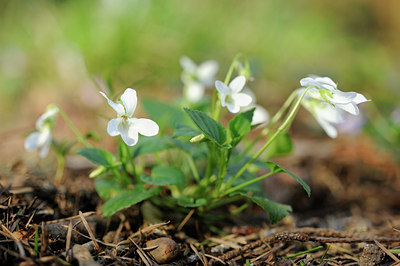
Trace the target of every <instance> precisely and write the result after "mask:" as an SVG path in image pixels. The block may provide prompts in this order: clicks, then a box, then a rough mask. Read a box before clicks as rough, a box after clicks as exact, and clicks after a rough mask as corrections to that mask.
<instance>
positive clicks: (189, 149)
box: [167, 136, 207, 159]
mask: <svg viewBox="0 0 400 266" xmlns="http://www.w3.org/2000/svg"><path fill="white" fill-rule="evenodd" d="M167 139H168V140H169V141H170V142H171V143H172V145H174V146H175V147H176V148H178V149H180V150H182V151H184V152H186V153H188V154H190V155H191V156H192V157H193V158H196V159H199V158H206V157H207V149H206V146H205V145H204V143H197V144H193V143H190V142H185V141H183V140H180V139H174V138H171V137H169V136H167Z"/></svg>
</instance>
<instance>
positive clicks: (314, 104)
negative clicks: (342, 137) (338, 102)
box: [298, 89, 344, 138]
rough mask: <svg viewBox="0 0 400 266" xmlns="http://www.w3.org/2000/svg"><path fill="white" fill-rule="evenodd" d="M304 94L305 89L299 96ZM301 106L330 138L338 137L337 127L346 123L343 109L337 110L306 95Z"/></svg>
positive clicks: (299, 92)
mask: <svg viewBox="0 0 400 266" xmlns="http://www.w3.org/2000/svg"><path fill="white" fill-rule="evenodd" d="M303 92H304V89H299V90H298V95H301V94H302V93H303ZM301 104H302V105H303V106H304V107H305V108H306V109H307V110H308V111H309V112H310V113H311V114H312V115H313V116H314V118H315V119H316V120H317V122H318V123H319V124H320V126H321V127H322V128H323V129H324V131H325V132H326V134H327V135H328V136H329V137H331V138H336V137H337V135H338V132H337V129H336V128H335V126H336V125H338V124H340V123H342V122H343V121H344V118H343V110H342V109H337V108H335V107H333V106H332V105H331V104H329V103H327V102H325V101H321V100H317V99H314V98H312V97H310V96H309V95H308V94H306V95H304V98H303V100H302V101H301Z"/></svg>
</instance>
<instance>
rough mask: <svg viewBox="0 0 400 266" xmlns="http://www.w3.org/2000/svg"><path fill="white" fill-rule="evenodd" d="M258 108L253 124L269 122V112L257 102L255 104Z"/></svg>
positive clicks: (254, 114) (255, 111)
mask: <svg viewBox="0 0 400 266" xmlns="http://www.w3.org/2000/svg"><path fill="white" fill-rule="evenodd" d="M254 107H255V108H256V109H255V110H254V113H253V120H251V125H258V124H266V123H268V122H269V113H268V111H267V110H266V109H265V108H264V107H262V106H261V105H258V104H256V105H255V106H254Z"/></svg>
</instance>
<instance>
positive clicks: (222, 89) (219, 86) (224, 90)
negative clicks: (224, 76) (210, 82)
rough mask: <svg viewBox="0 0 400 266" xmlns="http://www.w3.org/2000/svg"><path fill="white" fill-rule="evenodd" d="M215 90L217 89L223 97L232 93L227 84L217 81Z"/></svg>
mask: <svg viewBox="0 0 400 266" xmlns="http://www.w3.org/2000/svg"><path fill="white" fill-rule="evenodd" d="M215 88H217V91H218V92H219V93H221V96H225V95H227V94H230V93H231V89H230V88H229V87H228V86H226V84H225V83H223V82H222V81H219V80H217V81H215Z"/></svg>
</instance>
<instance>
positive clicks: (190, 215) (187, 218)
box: [177, 209, 194, 231]
mask: <svg viewBox="0 0 400 266" xmlns="http://www.w3.org/2000/svg"><path fill="white" fill-rule="evenodd" d="M193 213H194V209H192V210H190V212H189V213H188V214H187V215H186V217H185V219H183V220H182V222H181V223H180V224H179V226H178V228H177V230H178V231H181V230H182V228H183V227H184V226H185V224H186V223H187V221H189V219H190V217H192V215H193Z"/></svg>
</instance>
